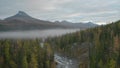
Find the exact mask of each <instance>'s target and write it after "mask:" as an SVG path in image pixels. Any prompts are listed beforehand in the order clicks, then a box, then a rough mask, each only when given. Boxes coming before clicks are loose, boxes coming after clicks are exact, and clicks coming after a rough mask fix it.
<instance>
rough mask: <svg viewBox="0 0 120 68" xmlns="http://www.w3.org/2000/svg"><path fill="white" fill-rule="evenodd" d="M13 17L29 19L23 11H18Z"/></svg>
mask: <svg viewBox="0 0 120 68" xmlns="http://www.w3.org/2000/svg"><path fill="white" fill-rule="evenodd" d="M15 16H20V17H21V16H22V17H30V16H29V15H28V14H27V13H25V12H24V11H19V12H18V13H17V14H16V15H15Z"/></svg>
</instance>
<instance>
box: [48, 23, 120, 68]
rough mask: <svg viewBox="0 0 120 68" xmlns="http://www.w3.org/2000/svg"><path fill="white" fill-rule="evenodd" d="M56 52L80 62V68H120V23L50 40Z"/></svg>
mask: <svg viewBox="0 0 120 68" xmlns="http://www.w3.org/2000/svg"><path fill="white" fill-rule="evenodd" d="M48 42H49V43H50V44H51V45H52V46H53V48H54V50H55V52H58V53H61V54H64V55H66V56H68V57H72V58H76V59H78V60H79V68H88V67H89V68H120V21H117V22H113V23H111V24H108V25H102V26H99V27H95V28H90V29H87V30H82V31H78V32H76V33H71V34H67V35H63V36H61V37H55V38H53V39H48Z"/></svg>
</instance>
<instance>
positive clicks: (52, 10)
mask: <svg viewBox="0 0 120 68" xmlns="http://www.w3.org/2000/svg"><path fill="white" fill-rule="evenodd" d="M18 11H24V12H26V13H28V14H29V15H30V16H32V17H35V18H38V19H42V20H49V21H55V20H59V21H61V20H67V21H71V22H83V21H91V22H95V23H105V22H107V23H109V22H112V21H116V20H119V19H120V0H0V19H4V18H6V17H9V16H11V15H14V14H16V13H17V12H18Z"/></svg>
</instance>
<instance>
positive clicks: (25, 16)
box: [5, 11, 32, 20]
mask: <svg viewBox="0 0 120 68" xmlns="http://www.w3.org/2000/svg"><path fill="white" fill-rule="evenodd" d="M29 18H30V19H31V18H32V17H31V16H29V15H28V14H27V13H25V12H24V11H18V13H17V14H15V15H14V16H11V17H8V18H6V19H5V20H11V19H29Z"/></svg>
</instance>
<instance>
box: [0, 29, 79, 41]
mask: <svg viewBox="0 0 120 68" xmlns="http://www.w3.org/2000/svg"><path fill="white" fill-rule="evenodd" d="M78 30H79V29H47V30H30V31H7V32H0V39H34V38H47V37H55V36H60V35H64V34H67V33H72V32H76V31H78Z"/></svg>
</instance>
